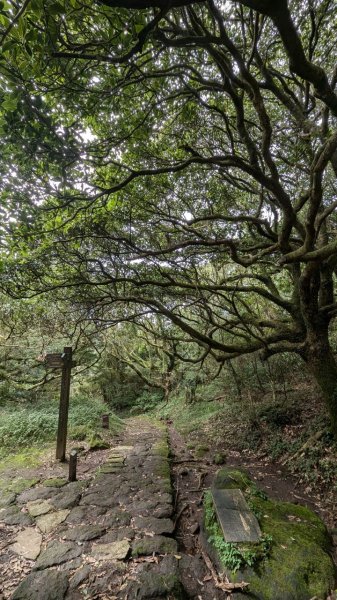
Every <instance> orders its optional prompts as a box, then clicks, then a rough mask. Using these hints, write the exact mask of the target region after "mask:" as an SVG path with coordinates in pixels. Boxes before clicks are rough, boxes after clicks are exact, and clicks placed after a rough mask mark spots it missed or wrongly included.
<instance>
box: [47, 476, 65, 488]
mask: <svg viewBox="0 0 337 600" xmlns="http://www.w3.org/2000/svg"><path fill="white" fill-rule="evenodd" d="M67 483H68V480H67V479H64V477H51V478H50V479H45V480H44V481H43V485H44V486H46V487H57V488H60V487H63V486H64V485H66V484H67Z"/></svg>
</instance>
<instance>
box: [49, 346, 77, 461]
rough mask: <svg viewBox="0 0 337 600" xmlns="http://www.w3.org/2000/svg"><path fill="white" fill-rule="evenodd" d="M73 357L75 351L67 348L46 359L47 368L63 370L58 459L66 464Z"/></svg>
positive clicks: (57, 448) (69, 347) (57, 446)
mask: <svg viewBox="0 0 337 600" xmlns="http://www.w3.org/2000/svg"><path fill="white" fill-rule="evenodd" d="M72 356H73V350H72V348H71V346H66V347H65V348H64V349H63V353H59V354H57V353H53V354H47V355H46V357H45V363H46V367H47V368H49V369H62V379H61V394H60V409H59V421H58V430H57V443H56V458H57V459H58V460H60V461H61V462H64V461H65V459H66V444H67V429H68V410H69V393H70V379H71V369H72V367H74V366H75V364H74V363H73V360H72Z"/></svg>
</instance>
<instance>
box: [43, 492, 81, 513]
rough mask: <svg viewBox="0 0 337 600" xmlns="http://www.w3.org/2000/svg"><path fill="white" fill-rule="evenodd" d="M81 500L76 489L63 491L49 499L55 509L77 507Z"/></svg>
mask: <svg viewBox="0 0 337 600" xmlns="http://www.w3.org/2000/svg"><path fill="white" fill-rule="evenodd" d="M80 498H81V494H80V492H79V491H78V489H70V490H69V489H68V488H66V489H64V491H62V492H60V493H59V494H57V495H56V496H53V498H51V500H50V503H51V504H52V505H53V506H54V507H55V508H57V509H63V508H73V507H74V506H77V504H78V503H79V501H80Z"/></svg>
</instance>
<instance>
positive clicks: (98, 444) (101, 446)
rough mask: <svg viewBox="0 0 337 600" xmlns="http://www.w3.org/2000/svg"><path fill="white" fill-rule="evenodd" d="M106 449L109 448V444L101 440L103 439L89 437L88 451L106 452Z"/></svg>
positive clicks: (96, 436)
mask: <svg viewBox="0 0 337 600" xmlns="http://www.w3.org/2000/svg"><path fill="white" fill-rule="evenodd" d="M107 448H110V444H108V442H106V441H105V440H103V438H102V437H101V436H100V435H98V434H96V435H93V436H91V438H90V440H89V450H91V451H95V450H106V449H107Z"/></svg>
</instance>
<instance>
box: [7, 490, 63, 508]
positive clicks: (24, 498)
mask: <svg viewBox="0 0 337 600" xmlns="http://www.w3.org/2000/svg"><path fill="white" fill-rule="evenodd" d="M59 491H60V490H59V489H58V488H54V487H35V488H30V489H29V490H25V491H24V492H22V494H19V495H18V497H17V499H16V501H17V503H18V504H26V502H32V501H33V500H45V499H46V498H51V497H52V496H53V494H57V493H58V492H59Z"/></svg>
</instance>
